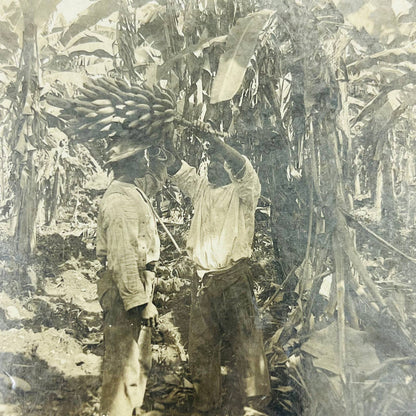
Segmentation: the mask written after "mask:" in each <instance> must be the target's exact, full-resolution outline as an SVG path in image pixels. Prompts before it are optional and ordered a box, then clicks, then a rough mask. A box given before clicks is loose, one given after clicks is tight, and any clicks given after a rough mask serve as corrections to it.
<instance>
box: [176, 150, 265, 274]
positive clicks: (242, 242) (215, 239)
mask: <svg viewBox="0 0 416 416" xmlns="http://www.w3.org/2000/svg"><path fill="white" fill-rule="evenodd" d="M245 159H246V163H245V166H244V174H243V177H242V178H241V179H237V178H236V177H235V176H234V175H233V174H232V173H231V170H230V169H229V168H228V167H227V165H226V164H225V167H226V170H227V172H228V174H229V176H230V179H231V183H230V184H228V185H225V186H221V187H217V188H216V187H214V186H213V185H211V184H210V183H209V182H208V179H207V178H206V177H204V176H200V175H198V174H197V172H196V170H195V168H193V167H191V166H189V165H188V164H187V163H186V162H184V161H182V166H181V168H180V169H179V171H178V172H177V173H176V174H175V175H173V176H172V182H173V183H175V184H176V185H177V186H179V188H180V189H181V190H182V191H183V192H184V193H185V194H186V195H188V196H189V197H190V198H191V200H192V203H193V206H194V216H193V218H192V221H191V227H190V230H189V235H188V239H187V252H188V254H189V256H190V257H191V259H192V260H193V261H194V262H195V263H196V264H197V265H198V267H199V269H200V270H209V271H215V270H222V269H226V268H228V267H231V266H232V265H233V264H234V263H235V262H236V261H238V260H240V259H242V258H245V257H247V258H248V257H250V256H251V253H252V242H253V236H254V213H255V209H256V206H257V201H258V199H259V197H260V191H261V186H260V181H259V179H258V176H257V174H256V172H255V170H254V169H253V166H252V165H251V163H250V162H249V160H248V159H247V158H245Z"/></svg>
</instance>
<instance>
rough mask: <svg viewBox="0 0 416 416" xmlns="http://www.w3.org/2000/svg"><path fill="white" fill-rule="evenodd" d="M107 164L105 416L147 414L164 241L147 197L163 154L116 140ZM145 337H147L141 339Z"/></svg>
mask: <svg viewBox="0 0 416 416" xmlns="http://www.w3.org/2000/svg"><path fill="white" fill-rule="evenodd" d="M107 156H108V157H107V162H106V165H107V166H108V167H109V168H110V169H111V170H112V172H113V174H114V179H113V181H112V182H111V184H110V185H109V187H108V189H107V190H106V192H105V194H104V196H103V199H102V201H101V203H100V209H99V215H98V224H97V256H98V258H99V259H100V261H101V263H102V264H103V266H104V268H103V271H102V272H101V277H100V279H99V281H98V290H97V291H98V296H99V300H100V303H101V306H102V309H103V314H104V345H105V354H104V359H103V380H102V392H101V411H100V416H102V415H105V416H132V415H139V414H143V411H142V410H141V406H142V404H143V397H144V392H145V388H146V382H147V377H148V373H149V371H150V367H151V344H150V336H143V334H144V332H145V331H149V328H142V325H144V326H146V327H154V326H155V325H156V324H157V320H158V311H157V309H156V307H155V305H154V304H153V303H152V295H153V290H152V285H153V279H154V271H153V270H154V265H155V263H156V262H157V261H158V260H159V254H160V241H159V236H158V233H157V226H156V219H155V215H154V213H153V209H152V206H151V204H150V202H149V200H148V197H152V196H154V195H155V194H156V193H157V192H158V191H159V190H160V189H161V187H162V184H163V182H164V180H165V179H166V166H165V159H166V158H164V157H163V156H164V153H163V151H161V149H160V148H158V147H152V146H150V145H149V144H144V143H140V142H137V141H134V140H133V139H120V140H117V141H116V143H115V145H114V146H112V147H111V149H110V151H109V152H108V155H107ZM141 332H142V336H140V333H141Z"/></svg>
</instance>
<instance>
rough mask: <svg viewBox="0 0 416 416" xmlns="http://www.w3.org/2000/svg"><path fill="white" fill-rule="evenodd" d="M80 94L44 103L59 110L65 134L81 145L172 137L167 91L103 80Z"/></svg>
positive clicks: (172, 99)
mask: <svg viewBox="0 0 416 416" xmlns="http://www.w3.org/2000/svg"><path fill="white" fill-rule="evenodd" d="M79 92H80V94H79V96H77V97H76V98H74V99H69V98H60V97H56V96H52V95H49V96H48V97H47V101H48V103H49V104H50V105H52V106H55V107H58V108H60V114H59V117H60V118H61V119H63V120H65V121H67V126H66V133H67V134H70V135H76V136H77V137H78V139H79V140H80V141H87V140H91V139H104V138H106V139H110V138H111V137H115V136H117V137H132V138H134V139H135V140H143V141H145V142H149V143H155V142H159V141H163V140H164V139H165V138H167V137H169V136H171V135H172V134H173V129H174V123H173V122H174V121H175V119H176V118H177V114H176V111H175V107H176V99H175V96H174V94H173V93H172V92H171V91H170V90H168V89H164V88H161V87H160V86H158V85H154V86H153V88H150V87H148V86H146V85H139V84H128V83H127V82H126V81H123V80H120V79H114V78H109V77H106V78H97V79H91V80H89V81H88V82H87V83H86V84H84V86H83V88H81V89H79Z"/></svg>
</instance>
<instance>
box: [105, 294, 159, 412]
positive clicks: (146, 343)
mask: <svg viewBox="0 0 416 416" xmlns="http://www.w3.org/2000/svg"><path fill="white" fill-rule="evenodd" d="M100 303H101V306H102V308H103V312H104V346H105V353H104V359H103V367H102V375H103V381H102V392H101V411H100V415H103V416H132V415H133V414H135V413H136V412H139V411H140V408H141V406H142V404H143V398H144V394H145V390H146V384H147V379H148V375H149V372H150V369H151V366H152V352H151V328H148V327H141V326H140V322H131V321H130V320H129V319H128V316H127V313H126V311H125V310H124V306H123V302H122V300H121V298H120V295H119V293H118V290H117V289H116V287H112V288H107V289H106V290H105V291H104V293H103V294H100Z"/></svg>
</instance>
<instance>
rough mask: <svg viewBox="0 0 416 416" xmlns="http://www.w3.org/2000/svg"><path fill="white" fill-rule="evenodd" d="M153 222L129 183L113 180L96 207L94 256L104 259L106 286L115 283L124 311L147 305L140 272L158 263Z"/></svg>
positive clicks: (143, 201) (142, 198) (149, 209)
mask: <svg viewBox="0 0 416 416" xmlns="http://www.w3.org/2000/svg"><path fill="white" fill-rule="evenodd" d="M159 255H160V240H159V235H158V233H157V226H156V219H155V217H154V214H153V212H152V209H151V208H150V206H149V202H147V201H146V200H145V197H144V195H143V193H142V192H141V191H140V190H139V189H138V188H137V187H136V186H135V185H133V184H129V183H125V182H120V181H117V180H114V181H113V182H112V183H111V184H110V186H109V187H108V189H107V191H106V192H105V194H104V196H103V199H102V201H101V204H100V210H99V215H98V224H97V256H98V257H104V256H105V257H106V259H107V269H108V270H109V271H110V276H111V277H110V280H111V281H109V282H103V283H104V284H105V283H108V284H115V285H116V286H117V288H118V290H119V293H120V296H121V298H122V300H123V303H124V307H125V309H126V310H129V309H131V308H134V307H135V306H139V305H143V304H145V303H148V302H149V301H150V299H149V298H148V295H147V294H146V288H145V283H144V280H143V279H144V278H143V271H144V269H145V267H146V264H147V263H150V262H152V261H157V260H159Z"/></svg>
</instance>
